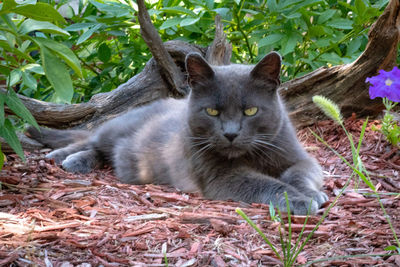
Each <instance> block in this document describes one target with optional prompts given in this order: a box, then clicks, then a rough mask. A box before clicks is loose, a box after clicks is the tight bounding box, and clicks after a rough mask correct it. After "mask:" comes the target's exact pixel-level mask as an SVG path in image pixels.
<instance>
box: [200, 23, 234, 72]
mask: <svg viewBox="0 0 400 267" xmlns="http://www.w3.org/2000/svg"><path fill="white" fill-rule="evenodd" d="M231 56H232V45H231V44H230V43H229V42H227V41H226V34H225V33H224V25H223V24H222V23H221V17H220V16H219V15H216V16H215V36H214V41H213V42H212V44H211V46H210V47H209V48H208V49H207V54H206V60H207V61H208V62H209V63H210V64H211V65H217V66H218V65H229V63H230V61H231Z"/></svg>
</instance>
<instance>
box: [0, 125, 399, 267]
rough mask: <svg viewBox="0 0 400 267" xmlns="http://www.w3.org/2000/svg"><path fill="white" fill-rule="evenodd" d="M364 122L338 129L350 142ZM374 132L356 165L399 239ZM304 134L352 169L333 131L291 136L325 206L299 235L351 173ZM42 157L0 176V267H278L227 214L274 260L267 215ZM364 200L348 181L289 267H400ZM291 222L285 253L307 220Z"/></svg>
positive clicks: (380, 142)
mask: <svg viewBox="0 0 400 267" xmlns="http://www.w3.org/2000/svg"><path fill="white" fill-rule="evenodd" d="M363 122H364V121H363V120H358V119H355V118H349V119H348V120H346V122H345V124H346V127H348V129H349V131H350V132H351V133H352V134H353V135H354V137H355V140H358V136H359V134H360V130H361V127H362V123H363ZM378 124H379V122H378V121H370V122H369V123H368V126H367V131H366V134H365V137H364V140H363V145H362V147H361V159H362V160H363V162H364V164H365V167H366V168H367V170H368V171H369V172H370V174H371V179H372V181H373V183H374V185H375V186H376V188H378V191H379V193H380V198H381V201H382V203H383V205H384V207H385V209H386V211H387V214H388V215H389V217H390V219H391V222H392V224H393V227H394V229H395V230H396V232H397V234H398V235H399V234H400V231H399V229H400V201H399V192H400V178H399V172H400V152H399V150H398V149H395V148H393V147H391V146H390V145H389V144H388V143H387V142H386V141H385V140H384V137H382V136H381V134H380V133H378V132H376V131H373V130H372V129H371V128H372V126H373V125H375V126H378ZM310 129H311V130H313V131H314V132H316V133H317V134H319V135H320V136H322V137H323V138H324V139H325V140H326V141H327V142H328V143H329V144H330V145H331V146H332V147H333V148H335V149H336V150H337V151H338V152H339V153H340V154H341V155H343V156H344V157H345V158H346V159H347V160H349V161H350V162H352V155H351V149H350V146H349V142H348V140H347V138H346V136H345V134H344V132H343V131H342V130H341V129H340V128H339V127H338V126H337V125H335V124H334V123H333V122H332V121H321V122H319V123H318V124H316V125H314V126H312V127H310V128H304V129H301V130H300V131H299V133H298V136H299V139H300V140H301V142H302V143H303V144H304V145H305V146H306V148H307V150H308V151H309V153H311V154H313V155H314V156H315V157H316V158H317V159H318V161H319V162H320V163H321V164H322V166H323V168H324V172H325V176H326V181H325V185H324V190H325V191H326V192H327V194H328V195H329V197H330V198H329V201H328V202H327V203H325V205H324V206H323V207H322V208H321V210H320V211H319V212H318V214H317V215H316V216H310V218H309V219H308V220H307V224H306V226H305V230H304V234H305V235H307V234H309V233H310V232H311V231H312V229H313V228H314V226H315V225H316V224H317V222H318V220H319V219H320V218H321V215H322V214H323V212H324V211H325V210H326V208H327V207H328V205H329V204H330V203H332V202H333V201H334V200H335V197H336V196H337V195H338V194H339V193H340V191H341V190H342V189H343V187H344V186H345V184H346V181H347V180H348V179H349V177H350V176H351V173H352V171H351V170H350V169H349V168H348V167H347V166H346V164H344V163H343V162H342V161H341V160H340V159H339V158H338V157H337V156H335V154H334V153H333V152H331V151H330V150H329V149H328V148H327V147H325V146H324V145H323V144H321V143H319V142H318V141H317V140H316V138H315V137H314V136H313V135H312V134H311V133H310ZM45 152H46V150H42V151H38V152H35V153H26V156H27V162H26V163H22V162H21V161H20V160H19V159H18V158H17V156H16V155H8V156H7V162H6V164H5V166H4V168H3V170H2V171H1V172H0V185H1V189H0V266H62V267H69V266H82V267H88V266H106V267H108V266H279V265H280V261H279V260H278V259H277V257H276V256H275V255H274V253H273V251H272V250H271V248H270V247H268V245H267V244H266V243H265V242H264V241H263V239H262V238H261V237H260V235H259V234H258V233H257V232H256V231H255V230H254V229H253V228H252V227H251V226H250V225H249V224H248V223H246V222H245V221H244V220H243V218H242V217H240V216H239V215H238V214H237V213H236V212H235V209H236V208H238V207H240V208H241V209H242V210H243V211H244V212H245V213H246V214H247V216H248V217H250V218H251V219H252V220H253V221H254V222H255V223H256V224H257V225H258V227H259V228H260V229H261V230H262V232H264V233H265V235H266V236H267V237H268V238H269V239H270V240H271V242H272V243H273V244H274V245H275V246H276V247H277V250H278V251H279V252H281V250H282V249H281V243H280V231H279V229H280V225H281V224H280V222H278V221H277V219H276V218H271V214H270V211H269V207H268V205H265V204H251V205H250V204H246V203H237V202H232V201H212V200H204V199H202V198H201V196H200V195H198V194H187V193H182V192H179V191H176V190H175V189H174V188H171V187H167V186H158V185H144V186H137V185H127V184H121V183H119V182H118V180H117V179H116V178H115V176H114V175H113V172H112V170H111V169H109V168H108V169H102V170H96V171H93V172H92V173H90V174H87V175H80V174H71V173H67V172H65V171H63V170H62V169H61V168H59V167H58V166H56V165H55V164H54V162H52V161H51V160H47V159H45V158H44V155H45ZM371 192H372V191H371V190H370V189H369V188H368V186H366V185H365V183H363V182H362V181H360V180H359V179H358V177H355V178H353V179H352V180H351V182H350V185H349V186H348V187H347V188H346V189H345V191H344V193H343V195H342V196H340V197H339V198H338V201H337V203H336V205H335V206H334V207H333V208H332V209H331V210H330V212H329V214H328V216H327V217H326V218H325V220H324V222H323V223H322V224H321V225H320V226H319V228H318V229H317V230H316V231H315V232H314V234H313V236H312V238H311V239H310V240H309V241H308V242H307V243H306V245H305V246H304V249H303V251H302V252H300V254H299V256H298V258H297V260H296V265H300V264H313V266H400V256H399V255H389V254H390V253H392V252H390V251H385V248H386V247H388V246H389V245H395V244H396V243H395V241H394V237H393V234H392V232H391V230H390V227H389V224H388V223H387V220H386V218H385V215H384V214H383V212H382V209H381V208H380V205H379V202H378V201H377V198H376V196H375V195H373V194H370V193H371ZM282 216H283V217H284V218H281V219H282V220H283V224H285V225H286V227H282V228H281V233H282V234H283V235H286V234H287V233H288V232H289V231H288V228H287V215H284V214H283V215H282ZM291 219H292V224H293V225H292V232H293V238H292V244H293V245H294V244H295V243H296V240H297V237H298V235H299V233H300V232H301V230H302V228H303V223H304V221H305V219H306V218H305V216H292V217H291ZM357 255H358V256H357ZM369 255H381V256H369ZM165 259H166V260H165ZM317 260H321V261H319V262H315V261H317ZM313 261H314V263H312V262H313Z"/></svg>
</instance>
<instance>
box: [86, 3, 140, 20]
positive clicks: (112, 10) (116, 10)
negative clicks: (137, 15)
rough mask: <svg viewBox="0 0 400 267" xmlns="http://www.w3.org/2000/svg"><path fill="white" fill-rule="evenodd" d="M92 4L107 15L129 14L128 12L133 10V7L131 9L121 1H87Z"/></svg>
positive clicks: (120, 15) (118, 16) (119, 15)
mask: <svg viewBox="0 0 400 267" xmlns="http://www.w3.org/2000/svg"><path fill="white" fill-rule="evenodd" d="M89 2H90V3H91V4H92V5H94V6H95V7H96V8H97V9H98V10H99V11H101V12H104V13H106V14H107V15H109V16H113V17H117V18H120V17H123V16H129V15H130V12H135V10H134V9H132V8H131V7H130V6H128V5H125V4H122V3H116V2H111V1H107V2H106V1H104V3H100V2H99V1H93V0H90V1H89Z"/></svg>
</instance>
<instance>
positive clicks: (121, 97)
mask: <svg viewBox="0 0 400 267" xmlns="http://www.w3.org/2000/svg"><path fill="white" fill-rule="evenodd" d="M164 45H165V47H166V49H167V51H168V53H170V54H171V56H172V57H173V58H174V60H175V62H176V64H177V65H178V66H179V67H181V68H184V65H185V63H184V62H185V57H186V55H187V54H188V53H190V52H197V53H200V54H203V55H204V54H205V49H204V48H200V47H198V46H195V45H192V44H188V43H185V42H182V41H169V42H166V43H165V44H164ZM169 95H170V92H169V88H168V86H167V85H166V84H165V82H164V80H163V79H162V78H161V75H160V67H159V65H158V64H157V63H156V62H155V61H154V59H150V60H149V62H147V64H146V66H145V68H144V69H143V71H142V72H141V73H139V74H137V75H135V76H134V77H132V78H131V79H130V80H129V81H127V82H126V83H124V84H122V85H120V86H119V87H118V88H117V89H115V90H113V91H111V92H107V93H100V94H97V95H95V96H93V97H92V98H91V99H90V101H89V102H87V103H81V104H74V105H64V104H55V103H48V102H44V101H40V100H36V99H31V98H28V97H25V96H22V95H18V96H19V98H20V99H21V100H22V102H23V103H24V105H25V106H26V107H27V108H28V110H29V111H30V112H31V113H32V115H33V116H34V117H35V118H36V120H37V122H38V123H39V124H41V125H45V126H50V127H54V128H79V129H92V128H93V127H96V126H97V125H99V124H101V123H102V122H104V121H106V120H108V119H110V118H112V117H115V116H116V115H118V114H120V113H121V112H125V111H127V110H129V109H131V108H133V107H135V106H140V105H143V104H146V103H148V102H151V101H154V100H156V99H159V98H163V97H167V96H169ZM6 112H7V113H12V112H11V110H9V109H8V108H7V107H6Z"/></svg>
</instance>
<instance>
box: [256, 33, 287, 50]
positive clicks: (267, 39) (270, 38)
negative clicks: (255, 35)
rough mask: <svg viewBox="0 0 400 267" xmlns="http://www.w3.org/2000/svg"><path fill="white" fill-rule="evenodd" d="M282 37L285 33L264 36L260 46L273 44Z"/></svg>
mask: <svg viewBox="0 0 400 267" xmlns="http://www.w3.org/2000/svg"><path fill="white" fill-rule="evenodd" d="M282 37H283V35H282V34H280V33H274V34H270V35H268V36H267V37H264V38H262V39H261V40H260V41H259V42H258V47H263V46H267V45H271V44H274V43H276V42H279V41H280V40H281V39H282Z"/></svg>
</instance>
